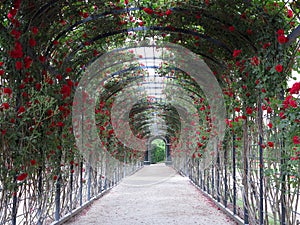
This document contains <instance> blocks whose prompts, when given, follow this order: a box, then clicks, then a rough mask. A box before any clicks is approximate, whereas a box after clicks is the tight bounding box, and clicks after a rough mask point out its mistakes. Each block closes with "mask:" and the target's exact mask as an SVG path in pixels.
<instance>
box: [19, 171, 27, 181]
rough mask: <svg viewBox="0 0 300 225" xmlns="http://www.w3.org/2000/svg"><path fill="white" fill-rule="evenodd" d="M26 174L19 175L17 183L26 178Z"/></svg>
mask: <svg viewBox="0 0 300 225" xmlns="http://www.w3.org/2000/svg"><path fill="white" fill-rule="evenodd" d="M27 176H28V173H21V174H20V175H18V176H17V180H18V181H23V180H25V179H26V178H27Z"/></svg>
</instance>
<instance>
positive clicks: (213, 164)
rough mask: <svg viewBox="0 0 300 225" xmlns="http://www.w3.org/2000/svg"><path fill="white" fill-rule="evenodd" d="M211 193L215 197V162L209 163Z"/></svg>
mask: <svg viewBox="0 0 300 225" xmlns="http://www.w3.org/2000/svg"><path fill="white" fill-rule="evenodd" d="M211 195H212V196H213V197H215V196H214V195H215V162H213V163H212V165H211Z"/></svg>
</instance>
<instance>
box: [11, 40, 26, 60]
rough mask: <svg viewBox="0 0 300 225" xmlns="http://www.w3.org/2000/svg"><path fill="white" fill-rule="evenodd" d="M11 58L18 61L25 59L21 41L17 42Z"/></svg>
mask: <svg viewBox="0 0 300 225" xmlns="http://www.w3.org/2000/svg"><path fill="white" fill-rule="evenodd" d="M9 55H10V57H11V58H14V59H18V58H22V57H23V48H22V45H21V43H20V42H19V41H16V42H15V48H14V49H13V50H12V51H10V52H9Z"/></svg>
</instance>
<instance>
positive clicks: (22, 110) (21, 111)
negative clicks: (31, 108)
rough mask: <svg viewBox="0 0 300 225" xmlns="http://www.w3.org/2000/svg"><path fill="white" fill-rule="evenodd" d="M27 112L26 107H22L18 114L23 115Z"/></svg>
mask: <svg viewBox="0 0 300 225" xmlns="http://www.w3.org/2000/svg"><path fill="white" fill-rule="evenodd" d="M25 111H26V109H25V107H24V106H20V108H19V110H18V114H21V113H23V112H25Z"/></svg>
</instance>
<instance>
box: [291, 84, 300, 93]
mask: <svg viewBox="0 0 300 225" xmlns="http://www.w3.org/2000/svg"><path fill="white" fill-rule="evenodd" d="M299 91H300V82H296V83H294V84H293V86H292V88H291V89H290V94H291V95H292V94H299Z"/></svg>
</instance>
